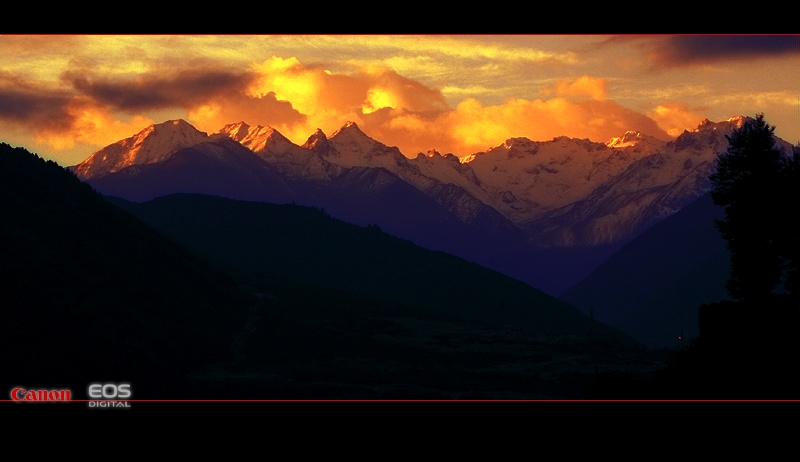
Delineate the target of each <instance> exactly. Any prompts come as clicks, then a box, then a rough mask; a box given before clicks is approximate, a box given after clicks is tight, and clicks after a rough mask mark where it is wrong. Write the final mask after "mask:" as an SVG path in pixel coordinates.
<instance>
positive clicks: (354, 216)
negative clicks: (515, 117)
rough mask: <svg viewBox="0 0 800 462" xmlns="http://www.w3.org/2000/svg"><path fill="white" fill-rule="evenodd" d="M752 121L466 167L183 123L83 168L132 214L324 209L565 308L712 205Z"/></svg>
mask: <svg viewBox="0 0 800 462" xmlns="http://www.w3.org/2000/svg"><path fill="white" fill-rule="evenodd" d="M744 120H745V117H732V118H730V119H728V120H725V121H721V122H710V121H708V120H706V121H704V122H703V123H701V124H700V125H699V126H698V127H697V128H696V129H695V130H692V131H685V132H684V133H683V134H681V135H680V136H678V137H677V138H676V139H674V140H672V141H668V142H665V141H660V140H658V139H655V138H653V137H651V136H648V135H646V134H642V133H638V132H631V131H629V132H626V133H623V134H621V136H619V137H617V138H613V139H611V140H608V142H606V143H598V142H593V141H589V140H586V139H573V138H567V137H557V138H554V139H553V140H550V141H531V140H529V139H526V138H511V139H508V140H506V141H505V142H504V143H503V144H501V145H498V146H496V147H493V148H490V149H487V150H486V151H483V152H477V153H474V154H471V155H468V156H465V157H462V158H459V157H456V156H455V155H453V154H441V153H439V152H436V151H433V150H432V151H429V152H427V153H417V154H416V156H414V157H411V156H407V155H405V154H404V153H401V152H400V151H399V150H398V149H397V148H396V147H392V146H387V145H385V144H383V143H381V142H379V141H377V140H375V139H373V138H371V137H369V136H368V135H366V134H365V133H364V132H363V131H362V130H361V129H360V128H359V127H358V126H357V125H356V124H355V123H352V122H348V123H346V124H345V125H344V126H342V128H340V129H339V130H337V131H336V132H334V133H333V134H331V136H326V134H325V133H323V132H322V131H321V130H317V131H316V132H315V133H313V134H312V135H311V136H309V138H308V140H307V141H306V142H305V143H303V144H302V145H298V144H295V143H293V142H291V141H290V140H288V139H287V138H286V137H285V136H283V135H282V134H280V133H279V132H278V131H277V130H275V129H273V128H271V127H263V126H256V127H252V126H249V125H247V124H246V123H244V122H239V123H235V124H229V125H227V126H225V127H223V128H222V129H220V130H219V131H218V132H216V133H213V134H207V133H205V132H201V131H199V130H197V129H195V128H194V127H193V126H191V125H190V124H189V123H187V122H186V121H183V120H172V121H168V122H164V123H161V124H156V125H153V126H151V127H149V128H147V129H145V130H143V131H141V132H140V133H138V134H136V135H134V136H132V137H130V138H127V139H124V140H120V141H119V142H117V143H113V144H111V145H109V146H107V147H105V148H103V149H101V150H99V151H97V152H95V153H93V154H92V155H90V156H89V157H88V158H87V159H86V160H85V161H83V162H81V163H80V164H78V165H75V166H72V167H71V168H72V169H73V171H74V172H75V173H76V175H77V176H78V177H79V178H81V179H82V180H84V181H86V182H88V183H89V184H91V185H92V186H93V187H94V188H95V189H96V190H98V191H99V192H101V193H103V194H104V195H108V196H115V197H120V198H123V199H127V200H132V201H145V200H149V199H153V198H155V197H160V196H164V195H167V194H172V193H202V194H211V195H219V196H223V197H229V198H234V199H243V200H256V201H265V202H271V203H296V204H299V205H309V206H314V207H319V208H322V209H324V210H325V211H326V212H327V213H330V214H331V215H332V216H334V217H336V218H340V219H342V220H344V221H347V222H350V223H353V224H358V225H377V226H380V228H381V229H382V230H383V231H385V232H387V233H390V234H393V235H396V236H399V237H403V238H406V239H409V240H411V241H413V242H415V243H417V244H418V245H421V246H424V247H426V248H429V249H434V250H442V251H446V252H449V253H453V254H455V255H458V256H461V257H463V258H466V259H468V260H470V261H473V262H476V263H478V264H481V265H482V266H486V267H488V268H492V269H495V270H498V271H501V272H503V273H505V274H508V275H510V276H513V277H515V278H517V279H520V280H522V281H524V282H527V283H529V284H531V285H533V286H535V287H537V288H539V289H541V290H544V291H545V292H548V293H550V294H552V295H559V294H560V293H562V292H563V291H564V290H566V289H568V288H569V287H571V286H572V285H574V284H576V283H577V282H579V281H580V280H581V279H583V278H584V277H585V276H587V275H588V274H589V273H590V272H591V271H592V270H594V269H595V268H597V266H599V265H600V264H601V263H602V262H603V261H605V260H606V259H607V258H608V257H610V256H611V255H612V254H613V253H614V252H615V251H617V250H619V249H620V248H621V247H622V246H623V245H624V244H626V243H628V242H630V241H631V240H632V239H634V238H635V237H636V236H638V235H640V234H641V233H642V232H643V231H644V230H646V229H648V228H649V227H650V226H652V225H653V224H655V223H657V222H659V221H661V220H663V219H664V218H666V217H668V216H670V215H672V214H674V213H675V212H677V211H678V210H680V209H682V208H683V207H685V206H687V205H688V204H690V203H692V202H693V201H695V200H696V199H698V198H699V197H700V196H702V195H703V194H705V193H706V192H708V190H709V188H710V184H709V181H708V175H709V173H710V172H711V170H712V169H713V165H714V161H715V159H716V156H717V155H718V154H720V153H721V152H723V151H724V150H725V148H726V146H727V140H726V138H725V136H726V135H728V134H730V132H731V130H733V129H734V128H736V127H739V126H741V124H742V122H743V121H744ZM782 143H783V142H782ZM787 145H788V143H787ZM788 146H789V149H790V145H788Z"/></svg>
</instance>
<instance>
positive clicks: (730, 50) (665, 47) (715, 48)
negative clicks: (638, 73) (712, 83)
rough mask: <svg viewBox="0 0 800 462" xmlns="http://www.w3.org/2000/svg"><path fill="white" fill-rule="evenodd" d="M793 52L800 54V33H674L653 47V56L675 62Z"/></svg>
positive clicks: (669, 63) (662, 61)
mask: <svg viewBox="0 0 800 462" xmlns="http://www.w3.org/2000/svg"><path fill="white" fill-rule="evenodd" d="M792 53H794V54H795V55H796V56H798V57H800V35H794V36H788V35H774V36H768V35H764V36H748V35H734V36H673V37H667V38H665V39H664V41H663V42H662V43H661V45H660V46H659V47H657V48H656V59H657V60H658V62H659V63H662V64H666V65H675V64H681V63H687V64H689V63H698V62H705V61H719V60H727V59H740V58H745V59H746V58H758V57H765V56H777V55H784V54H787V55H788V54H792Z"/></svg>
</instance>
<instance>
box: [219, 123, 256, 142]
mask: <svg viewBox="0 0 800 462" xmlns="http://www.w3.org/2000/svg"><path fill="white" fill-rule="evenodd" d="M249 132H250V125H247V124H246V123H244V122H238V123H235V124H228V125H225V126H224V127H222V130H220V131H219V132H218V133H219V134H225V135H227V136H229V137H230V138H232V139H233V140H234V141H238V142H240V143H241V142H242V140H244V139H245V138H247V135H248V133H249Z"/></svg>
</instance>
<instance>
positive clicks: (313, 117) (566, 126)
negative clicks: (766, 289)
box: [0, 35, 800, 166]
mask: <svg viewBox="0 0 800 462" xmlns="http://www.w3.org/2000/svg"><path fill="white" fill-rule="evenodd" d="M756 113H764V116H765V119H766V121H767V122H768V123H770V124H771V125H774V126H776V130H775V133H776V135H778V136H779V137H781V138H783V139H785V140H786V141H788V142H790V143H793V144H797V143H799V142H800V36H797V35H794V36H790V35H773V36H764V35H760V36H750V35H748V36H744V35H741V36H721V35H705V36H682V35H599V36H591V35H434V36H425V35H327V36H326V35H275V36H270V35H255V36H253V35H199V36H190V35H33V36H29V35H4V36H0V141H2V142H6V143H9V144H11V145H13V146H22V147H25V148H26V149H28V150H30V151H33V152H36V153H37V154H39V155H40V156H42V157H44V158H47V159H52V160H55V161H57V162H59V163H60V164H62V165H65V166H66V165H74V164H77V163H79V162H81V161H82V160H84V159H85V158H87V157H88V156H89V155H90V154H92V153H93V152H95V151H97V150H99V149H100V148H102V147H104V146H106V145H108V144H111V143H113V142H116V141H118V140H120V139H123V138H127V137H129V136H132V135H133V134H135V133H137V132H138V131H140V130H142V129H144V128H145V127H147V126H148V125H150V124H153V123H161V122H164V121H167V120H170V119H179V118H182V119H185V120H186V121H188V122H189V123H191V124H192V125H194V126H195V127H197V128H198V129H199V130H202V131H205V132H207V133H209V134H210V133H214V132H217V131H219V130H220V129H221V128H222V127H223V126H224V125H225V124H228V123H234V122H240V121H244V122H247V123H248V124H250V125H253V126H255V125H265V126H266V125H269V126H271V127H273V128H275V129H276V130H278V131H279V132H281V133H282V134H283V135H285V136H287V137H288V138H289V139H290V140H292V141H293V142H295V143H297V144H302V143H304V142H305V141H306V139H307V138H308V137H309V136H310V135H311V134H313V133H314V131H315V130H316V129H317V128H320V129H322V130H323V131H324V132H325V133H326V134H328V135H329V136H330V135H331V134H333V133H334V132H335V131H336V130H337V129H339V128H340V127H341V126H342V125H344V123H345V122H348V121H354V122H356V123H357V124H358V125H359V127H361V129H362V130H363V131H364V132H365V133H367V134H368V135H369V136H371V137H373V138H375V139H377V140H379V141H381V142H382V143H384V144H387V145H390V146H397V147H398V148H400V150H401V151H402V152H403V153H404V154H405V155H407V156H409V157H415V156H416V154H417V153H418V152H424V151H427V150H429V149H436V150H437V151H440V152H442V153H453V154H456V155H458V156H466V155H468V154H472V153H474V152H478V151H483V150H486V149H488V148H489V147H493V146H497V145H499V144H502V143H503V142H504V141H505V140H506V139H508V138H512V137H527V138H530V139H532V140H550V139H552V138H553V137H556V136H561V135H566V136H569V137H574V138H588V139H590V140H592V141H599V142H605V141H607V140H608V139H610V138H612V137H614V136H620V135H622V134H623V133H624V132H625V131H626V130H638V131H641V132H644V133H647V134H650V135H653V136H655V137H657V138H661V139H664V140H669V139H671V138H674V137H675V136H677V135H679V134H680V133H682V132H683V130H686V129H688V130H692V129H694V128H696V127H697V125H698V124H699V123H700V122H701V121H702V120H703V119H706V118H707V119H710V120H712V121H720V120H724V119H727V118H729V117H732V116H737V115H746V116H754V115H755V114H756Z"/></svg>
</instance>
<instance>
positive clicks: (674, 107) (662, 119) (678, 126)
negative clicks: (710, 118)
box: [647, 102, 704, 137]
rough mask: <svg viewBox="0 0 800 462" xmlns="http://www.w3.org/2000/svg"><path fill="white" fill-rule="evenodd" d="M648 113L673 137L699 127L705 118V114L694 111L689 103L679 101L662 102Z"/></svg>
mask: <svg viewBox="0 0 800 462" xmlns="http://www.w3.org/2000/svg"><path fill="white" fill-rule="evenodd" d="M647 115H648V117H650V118H651V119H653V120H655V121H656V123H657V124H658V126H659V127H660V128H661V129H662V130H664V131H665V132H666V133H667V134H669V135H670V136H672V137H676V136H678V135H680V134H681V133H683V131H684V130H693V129H695V128H697V126H698V125H699V124H700V122H701V121H702V120H703V119H704V117H703V116H700V115H697V114H695V113H693V112H692V111H691V110H690V109H689V106H688V105H687V104H685V103H678V102H672V103H664V104H661V105H659V106H657V107H655V108H653V110H651V111H649V112H648V113H647Z"/></svg>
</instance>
